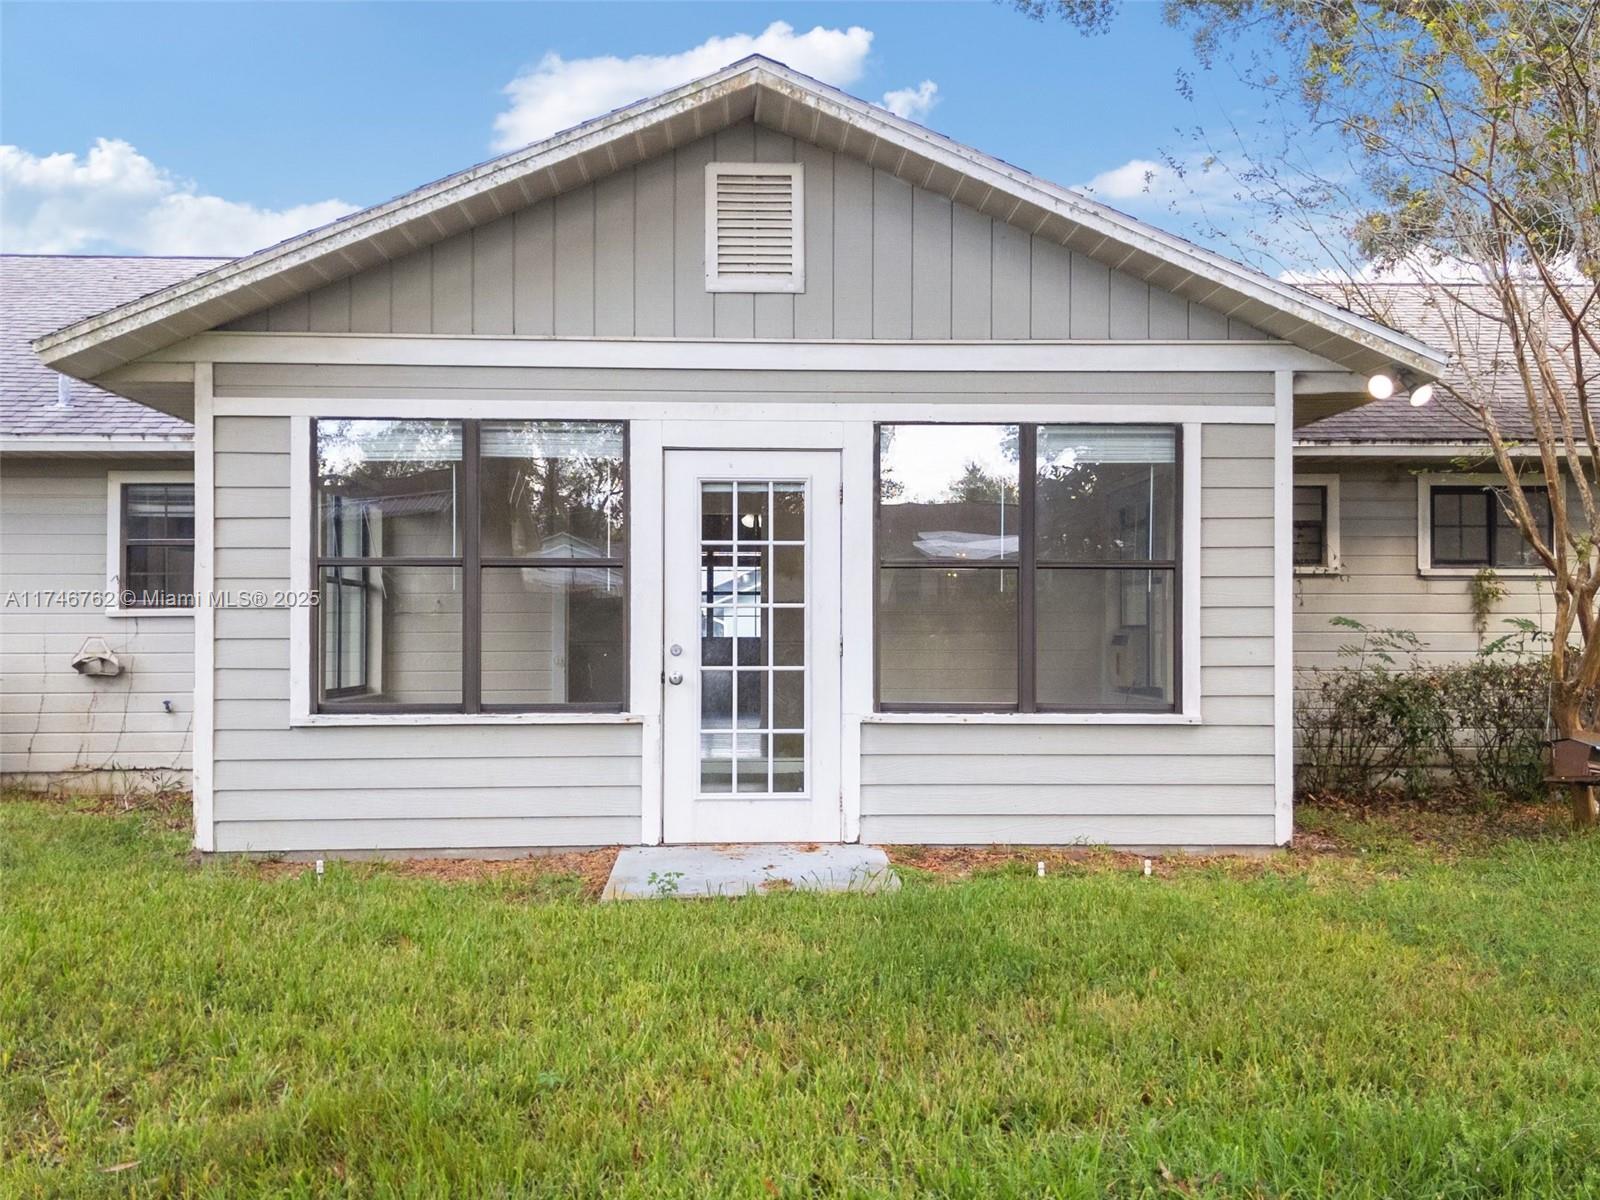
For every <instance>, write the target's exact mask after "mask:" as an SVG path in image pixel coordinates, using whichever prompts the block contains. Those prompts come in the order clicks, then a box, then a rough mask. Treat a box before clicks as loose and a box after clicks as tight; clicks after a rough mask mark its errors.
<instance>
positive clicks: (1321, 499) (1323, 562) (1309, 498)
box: [1293, 475, 1339, 574]
mask: <svg viewBox="0 0 1600 1200" xmlns="http://www.w3.org/2000/svg"><path fill="white" fill-rule="evenodd" d="M1293 522H1294V569H1295V570H1296V571H1298V572H1300V573H1302V574H1316V573H1318V572H1329V571H1336V570H1338V568H1339V477H1338V476H1337V475H1297V476H1295V481H1294V515H1293Z"/></svg>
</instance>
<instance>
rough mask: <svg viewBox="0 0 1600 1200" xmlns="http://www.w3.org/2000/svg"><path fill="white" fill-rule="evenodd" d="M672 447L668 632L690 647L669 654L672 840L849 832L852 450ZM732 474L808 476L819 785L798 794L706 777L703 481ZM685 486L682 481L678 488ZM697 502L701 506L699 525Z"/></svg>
mask: <svg viewBox="0 0 1600 1200" xmlns="http://www.w3.org/2000/svg"><path fill="white" fill-rule="evenodd" d="M663 457H664V460H665V470H664V473H663V483H664V485H665V489H666V490H665V491H664V493H663V503H662V506H661V513H662V519H663V523H664V524H665V522H666V521H667V520H668V519H669V518H670V519H676V520H678V521H679V523H680V527H679V528H678V529H676V530H674V531H671V532H668V531H667V530H665V529H664V530H663V552H664V558H663V571H662V585H663V586H662V594H661V613H662V619H663V622H664V638H663V641H664V642H667V643H672V644H674V645H676V646H680V647H681V649H682V651H684V652H685V653H681V654H679V655H677V656H674V655H673V654H672V653H671V647H669V648H668V650H667V652H666V653H665V654H664V655H663V657H662V659H661V678H662V681H663V683H662V697H663V699H662V738H663V743H662V772H663V774H662V837H663V840H670V841H674V842H680V843H715V842H747V841H786V842H813V841H818V842H841V841H843V840H844V836H845V825H844V811H843V795H842V786H841V784H842V781H841V772H840V758H841V751H842V748H843V744H844V736H843V724H844V706H843V687H842V663H841V661H840V660H841V657H842V655H841V653H840V651H841V648H842V645H843V640H842V639H843V619H844V612H843V609H844V588H843V580H842V578H841V570H842V566H843V558H844V555H843V541H842V537H843V529H842V495H843V474H842V472H843V464H842V462H841V456H840V454H839V452H838V451H837V450H830V449H826V448H824V449H815V448H807V449H795V448H784V449H766V448H751V447H731V448H729V447H722V448H716V449H705V448H701V447H694V448H688V447H685V448H674V449H671V450H667V451H664V455H663ZM721 478H732V479H735V480H740V481H743V480H750V481H752V482H755V481H758V480H759V481H762V482H766V481H778V480H785V479H797V480H804V481H805V482H806V484H807V489H808V498H807V506H806V507H807V512H806V534H805V545H806V574H805V578H806V597H805V599H806V644H807V655H806V662H805V667H804V672H805V697H806V700H805V713H806V715H805V729H806V785H807V786H806V790H805V792H804V794H803V795H800V796H796V797H794V798H793V799H788V798H785V797H783V796H782V795H778V796H773V795H763V796H761V797H760V798H757V797H754V796H748V797H747V796H741V795H740V794H739V793H738V792H737V791H730V792H729V793H727V794H726V795H723V794H720V793H713V794H706V793H704V792H702V791H701V789H700V787H699V780H700V766H699V764H700V750H699V746H700V741H701V735H700V734H699V732H698V731H699V728H700V722H699V719H698V713H699V694H700V693H699V689H700V686H701V684H702V681H703V672H702V671H701V669H700V665H699V662H700V651H699V638H700V636H701V633H700V604H699V600H698V599H697V597H698V595H699V590H700V588H701V587H702V586H703V584H702V583H701V582H700V578H699V576H700V561H701V543H700V529H699V520H698V515H697V514H698V512H699V506H700V502H701V487H700V485H701V483H702V481H704V480H707V479H713V480H715V479H721ZM674 487H677V488H681V491H677V492H675V491H674V490H673V489H674ZM691 512H692V513H694V514H696V516H695V519H694V520H693V522H692V523H691V522H690V521H689V514H690V513H691ZM674 556H676V557H674ZM691 587H693V589H694V591H693V593H692V594H691V592H690V590H689V589H690V588H691ZM674 680H676V682H675V683H674V682H673V681H674ZM669 720H670V721H671V722H673V723H672V724H669V723H668V722H669ZM730 732H733V727H730ZM668 835H670V837H669V836H668Z"/></svg>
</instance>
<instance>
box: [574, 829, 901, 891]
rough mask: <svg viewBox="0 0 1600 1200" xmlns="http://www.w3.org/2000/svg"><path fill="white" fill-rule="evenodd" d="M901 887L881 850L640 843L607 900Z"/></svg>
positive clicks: (620, 865) (626, 857)
mask: <svg viewBox="0 0 1600 1200" xmlns="http://www.w3.org/2000/svg"><path fill="white" fill-rule="evenodd" d="M899 886H900V879H899V876H897V875H896V874H895V873H894V872H893V871H892V870H890V869H889V856H888V855H886V854H885V853H884V852H883V851H882V850H880V849H879V848H878V847H876V846H819V845H809V844H807V845H785V844H772V843H760V844H754V845H737V846H633V847H630V848H629V849H626V850H624V851H623V852H622V853H621V854H619V855H617V862H616V865H615V866H614V867H612V868H611V878H610V879H609V880H607V881H606V887H605V891H604V892H603V893H601V896H600V898H601V899H602V900H650V899H665V898H669V897H676V898H680V899H685V898H694V897H701V896H747V895H752V894H761V893H767V892H779V891H785V892H786V891H805V892H879V891H893V890H894V889H895V888H898V887H899Z"/></svg>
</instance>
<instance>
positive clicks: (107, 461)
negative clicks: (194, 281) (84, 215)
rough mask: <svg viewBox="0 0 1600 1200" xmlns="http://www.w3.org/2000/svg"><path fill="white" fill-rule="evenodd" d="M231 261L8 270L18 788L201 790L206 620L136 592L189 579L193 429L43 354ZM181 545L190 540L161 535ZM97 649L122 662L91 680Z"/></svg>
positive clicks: (3, 490)
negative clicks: (199, 729)
mask: <svg viewBox="0 0 1600 1200" xmlns="http://www.w3.org/2000/svg"><path fill="white" fill-rule="evenodd" d="M224 261H226V260H223V259H193V258H108V257H75V256H66V255H54V256H48V255H5V256H0V593H3V596H0V599H3V601H4V603H3V607H0V776H3V778H4V779H5V781H6V783H8V784H11V785H19V784H20V785H24V786H27V785H41V784H54V785H61V786H72V787H76V788H82V789H85V790H102V789H120V788H126V787H129V786H131V785H133V784H137V785H139V786H142V787H152V786H154V787H168V786H173V787H187V786H188V781H189V764H190V751H191V749H192V747H193V743H194V621H193V619H192V618H191V615H190V613H191V610H190V609H189V608H187V607H183V606H176V605H172V604H168V603H166V602H165V600H166V598H165V597H163V596H156V595H150V596H131V595H130V596H129V597H127V599H128V602H127V603H124V602H123V600H124V597H123V591H124V589H123V587H122V581H123V580H124V579H126V580H127V581H128V582H130V583H134V584H135V585H137V581H138V580H139V579H141V578H145V577H146V576H145V574H144V573H143V572H144V571H145V570H146V568H148V567H149V566H151V565H152V563H153V560H154V559H165V558H168V557H170V558H171V559H172V562H171V567H172V571H171V572H169V575H170V576H172V577H176V578H178V579H179V580H180V581H181V580H183V579H186V578H187V576H186V575H185V573H184V572H185V569H186V568H187V564H188V562H189V561H190V560H191V559H192V558H193V554H194V550H193V541H194V535H193V509H194V489H193V480H194V450H193V444H192V443H193V430H192V427H191V426H190V424H189V422H188V421H186V420H182V419H180V418H178V417H174V416H171V415H169V414H166V413H162V412H158V411H157V410H155V409H153V408H149V407H147V406H145V405H143V404H139V403H137V402H135V401H133V400H129V399H126V398H125V397H122V396H118V395H115V394H114V393H112V392H108V391H105V390H104V389H102V388H98V387H95V386H94V385H92V384H89V383H85V382H83V381H81V380H77V379H73V378H71V377H70V376H67V375H61V374H58V373H56V372H55V371H52V370H50V369H48V368H47V367H46V366H45V365H44V364H43V363H42V362H40V361H39V358H38V356H37V355H36V354H34V352H33V350H32V348H31V347H30V345H29V343H30V342H31V341H32V340H33V339H34V338H36V337H40V336H42V335H44V334H47V333H50V332H52V331H54V330H56V329H59V328H60V327H61V326H62V325H64V324H68V323H70V322H72V321H77V320H80V319H82V318H84V317H88V316H93V315H94V314H95V313H97V312H100V311H102V310H104V309H106V308H108V307H111V306H114V305H117V304H122V303H124V302H126V301H128V300H133V299H135V298H137V297H139V296H143V295H146V294H148V293H150V292H152V291H157V290H159V289H161V288H163V287H166V286H167V285H169V284H172V283H175V282H177V281H178V280H180V279H186V278H188V277H190V276H192V275H195V274H197V273H199V272H201V271H204V270H207V269H209V268H212V267H216V266H219V265H221V263H222V262H224ZM158 512H159V513H160V514H161V515H160V516H157V513H158ZM124 518H126V519H124ZM169 533H170V534H174V535H176V537H175V538H167V537H166V536H162V537H161V538H160V539H159V541H158V539H157V538H156V537H155V536H154V535H157V534H160V535H166V534H169ZM174 541H176V543H178V544H177V545H176V546H174ZM130 560H131V561H130ZM165 565H166V564H165V563H163V566H165ZM130 567H131V568H132V570H131V572H130V569H129V568H130ZM140 590H141V591H142V590H144V589H142V588H141V589H140ZM184 590H189V589H184ZM86 651H87V652H89V653H90V654H94V653H97V652H100V651H104V652H105V653H107V654H109V655H110V656H111V658H110V659H105V660H101V661H102V662H103V663H104V664H107V665H104V666H102V667H101V668H100V669H103V670H106V671H108V673H105V674H96V675H90V674H85V673H83V670H84V669H87V668H89V666H90V664H89V662H88V661H87V660H85V661H83V662H80V664H79V667H78V668H74V666H73V665H72V664H73V660H74V659H75V658H77V657H78V656H79V655H80V654H83V653H85V652H86Z"/></svg>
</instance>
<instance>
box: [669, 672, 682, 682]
mask: <svg viewBox="0 0 1600 1200" xmlns="http://www.w3.org/2000/svg"><path fill="white" fill-rule="evenodd" d="M667 682H668V683H682V682H683V672H681V671H674V672H673V673H672V674H671V675H668V676H667Z"/></svg>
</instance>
